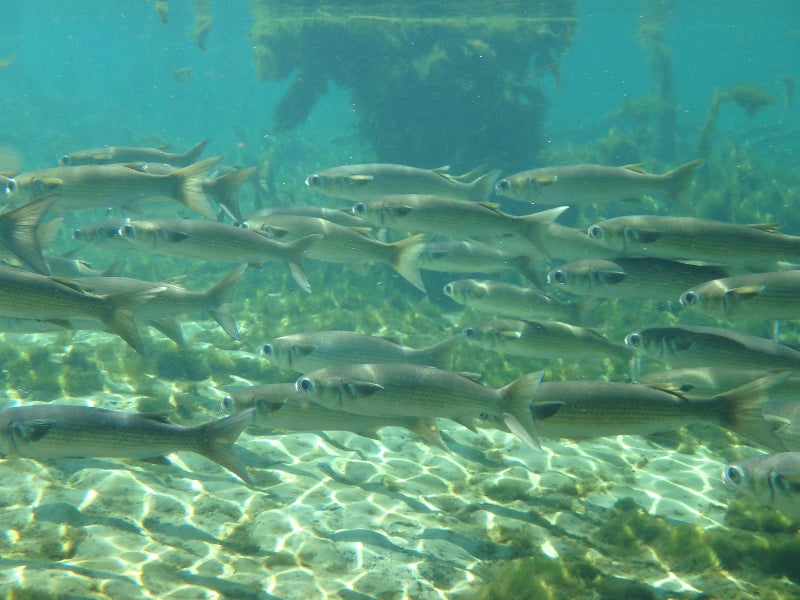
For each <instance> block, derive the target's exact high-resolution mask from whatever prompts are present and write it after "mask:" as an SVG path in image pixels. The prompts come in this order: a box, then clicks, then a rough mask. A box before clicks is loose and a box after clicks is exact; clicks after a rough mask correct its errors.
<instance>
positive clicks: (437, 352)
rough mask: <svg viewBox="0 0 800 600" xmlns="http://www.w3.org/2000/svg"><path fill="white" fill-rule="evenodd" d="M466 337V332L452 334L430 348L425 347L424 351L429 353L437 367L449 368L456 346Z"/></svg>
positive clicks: (432, 362)
mask: <svg viewBox="0 0 800 600" xmlns="http://www.w3.org/2000/svg"><path fill="white" fill-rule="evenodd" d="M463 339H464V334H463V333H459V334H457V335H453V336H450V337H449V338H447V339H446V340H444V341H441V342H439V343H438V344H434V345H433V346H431V347H430V348H425V349H424V350H423V351H422V352H424V353H425V354H427V355H428V357H429V358H430V363H431V365H433V366H434V367H436V368H437V369H447V368H448V367H449V366H450V363H451V362H452V358H453V352H454V351H455V349H456V346H458V344H459V343H460V342H461V340H463Z"/></svg>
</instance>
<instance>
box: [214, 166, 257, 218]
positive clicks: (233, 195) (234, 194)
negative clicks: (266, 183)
mask: <svg viewBox="0 0 800 600" xmlns="http://www.w3.org/2000/svg"><path fill="white" fill-rule="evenodd" d="M255 170H256V167H247V168H246V169H239V170H238V171H232V172H231V173H228V174H227V175H223V176H222V177H217V178H216V179H215V180H214V183H213V185H211V186H210V187H209V188H207V189H208V190H209V195H210V196H211V197H212V198H213V199H214V202H216V203H217V204H219V205H220V206H221V207H222V208H223V209H224V210H225V212H227V213H228V215H229V216H230V217H231V218H232V219H233V220H234V221H236V222H237V223H242V222H243V221H244V216H242V209H241V208H239V200H238V196H239V188H240V187H242V183H244V181H245V180H246V179H247V178H248V177H250V176H251V175H252V174H253V173H254V172H255Z"/></svg>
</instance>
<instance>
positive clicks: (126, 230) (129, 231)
mask: <svg viewBox="0 0 800 600" xmlns="http://www.w3.org/2000/svg"><path fill="white" fill-rule="evenodd" d="M135 233H136V230H135V229H134V228H133V225H123V226H122V227H120V228H119V229H118V230H117V234H118V235H120V236H122V237H134V234H135Z"/></svg>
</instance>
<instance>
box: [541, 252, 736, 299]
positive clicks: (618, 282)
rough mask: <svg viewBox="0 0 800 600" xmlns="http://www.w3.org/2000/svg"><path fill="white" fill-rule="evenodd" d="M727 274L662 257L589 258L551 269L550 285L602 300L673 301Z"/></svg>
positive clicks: (707, 266)
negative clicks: (696, 287)
mask: <svg viewBox="0 0 800 600" xmlns="http://www.w3.org/2000/svg"><path fill="white" fill-rule="evenodd" d="M727 275H728V271H727V270H726V269H724V268H723V267H714V266H711V265H694V264H689V263H684V262H679V261H673V260H663V259H660V258H616V259H601V258H589V259H586V260H580V261H576V262H572V263H568V264H565V265H561V266H559V267H558V268H557V269H552V270H551V271H550V272H549V273H548V274H547V283H548V284H550V285H553V286H557V287H558V288H559V289H561V290H564V291H566V292H569V293H571V294H578V295H589V296H597V297H600V298H618V299H620V300H672V299H674V298H675V297H676V296H677V295H678V294H679V293H680V292H681V290H684V289H686V287H687V286H693V285H696V284H698V283H702V282H705V281H708V280H709V279H716V278H718V277H726V276H727Z"/></svg>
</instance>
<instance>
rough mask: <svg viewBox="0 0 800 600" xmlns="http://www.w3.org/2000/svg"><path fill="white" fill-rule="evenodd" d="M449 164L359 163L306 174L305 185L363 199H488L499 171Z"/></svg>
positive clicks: (330, 193) (356, 199) (355, 198)
mask: <svg viewBox="0 0 800 600" xmlns="http://www.w3.org/2000/svg"><path fill="white" fill-rule="evenodd" d="M448 170H449V167H439V168H438V169H432V170H428V169H418V168H416V167H407V166H405V165H393V164H377V163H373V164H361V165H344V166H341V167H333V168H331V169H325V170H324V171H319V172H318V173H314V174H312V175H309V176H308V177H307V178H306V185H307V186H308V187H310V188H312V189H314V190H316V191H318V192H320V193H322V194H325V195H326V196H334V197H336V198H343V199H345V200H353V201H362V200H367V199H369V198H373V197H375V196H386V195H389V194H441V195H443V196H450V197H452V198H458V199H460V200H475V201H483V200H487V199H488V198H489V196H490V195H491V193H492V189H493V188H494V182H495V181H496V180H497V177H498V176H499V175H500V171H489V172H488V173H484V174H481V173H480V171H481V169H476V170H474V171H470V172H469V173H466V174H464V175H461V176H456V175H450V174H449V173H448Z"/></svg>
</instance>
